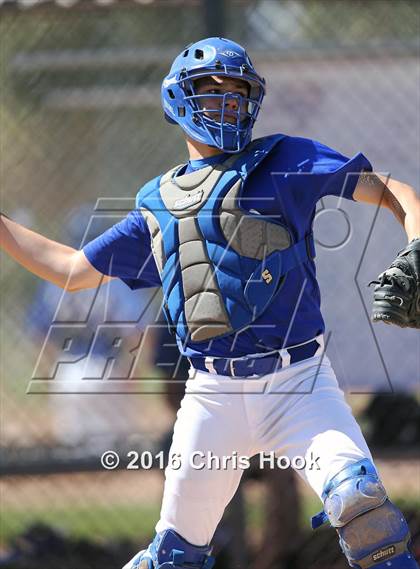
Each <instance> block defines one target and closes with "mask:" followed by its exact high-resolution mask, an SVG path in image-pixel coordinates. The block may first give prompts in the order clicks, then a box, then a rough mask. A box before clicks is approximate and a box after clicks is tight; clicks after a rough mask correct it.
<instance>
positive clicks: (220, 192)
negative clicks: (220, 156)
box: [138, 135, 314, 342]
mask: <svg viewBox="0 0 420 569" xmlns="http://www.w3.org/2000/svg"><path fill="white" fill-rule="evenodd" d="M281 138H283V136H282V135H277V136H271V137H266V138H262V139H259V140H256V141H255V142H253V143H252V144H250V145H248V147H247V149H246V150H245V151H244V152H242V153H241V154H238V155H234V156H231V157H229V158H228V159H227V160H226V161H225V162H224V163H223V164H218V165H215V166H207V167H205V168H202V169H201V170H198V171H196V172H191V173H190V174H186V175H180V176H176V177H175V174H176V173H177V171H179V169H180V167H179V166H178V167H176V168H173V169H172V170H170V171H169V172H167V173H166V174H165V175H163V176H162V178H160V181H159V180H158V181H157V182H156V184H155V186H154V187H153V188H150V186H148V188H147V189H146V188H145V191H144V192H143V191H142V192H140V194H139V196H138V207H139V209H140V212H141V214H142V215H143V217H144V219H145V220H146V223H147V225H148V228H149V231H150V234H151V238H152V251H153V255H154V258H155V262H156V266H157V268H158V270H159V273H160V276H161V280H162V286H163V294H164V307H165V312H166V317H167V319H168V322H169V324H170V325H171V326H173V327H175V329H176V333H177V336H178V337H179V338H180V339H181V340H182V341H184V340H186V339H189V340H190V341H192V342H204V341H208V340H211V339H212V338H217V337H221V336H225V335H228V334H232V333H234V332H236V331H238V330H241V329H243V328H245V327H246V326H248V325H249V324H251V323H252V322H253V321H254V320H255V319H256V318H257V317H258V316H259V315H260V314H262V313H263V312H264V310H265V309H266V307H267V306H268V304H269V303H270V301H271V300H272V298H273V297H274V295H275V294H278V293H279V291H280V288H281V284H282V282H283V280H284V279H283V277H285V275H286V273H287V272H288V271H290V270H291V269H292V268H294V267H296V266H297V265H299V264H300V263H303V262H305V261H307V260H308V258H309V257H314V250H313V240H312V235H310V236H308V237H307V238H306V239H302V240H301V241H299V242H298V243H295V244H293V241H292V236H291V234H290V232H289V231H288V229H287V228H286V227H285V226H284V225H282V224H280V223H278V222H276V221H275V220H273V219H266V218H264V217H263V216H261V215H258V214H252V213H249V212H248V211H246V210H244V209H242V208H241V207H240V205H239V198H240V197H241V192H242V188H243V185H244V182H245V180H246V178H247V177H248V176H249V174H250V173H251V172H252V171H253V170H254V169H255V168H256V167H257V166H258V165H259V164H260V163H261V162H262V160H263V159H264V158H265V157H266V156H267V155H268V154H269V152H270V151H271V149H272V148H273V147H274V146H275V144H277V143H278V142H279V141H280V140H281Z"/></svg>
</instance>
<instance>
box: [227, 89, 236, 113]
mask: <svg viewBox="0 0 420 569" xmlns="http://www.w3.org/2000/svg"><path fill="white" fill-rule="evenodd" d="M238 108H239V100H238V96H237V95H232V94H231V93H230V94H228V95H227V96H226V98H225V109H226V110H228V111H237V110H238Z"/></svg>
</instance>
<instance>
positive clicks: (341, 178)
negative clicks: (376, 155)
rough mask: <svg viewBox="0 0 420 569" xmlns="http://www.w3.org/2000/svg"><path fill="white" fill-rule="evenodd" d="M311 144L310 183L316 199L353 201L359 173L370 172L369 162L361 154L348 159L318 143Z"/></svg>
mask: <svg viewBox="0 0 420 569" xmlns="http://www.w3.org/2000/svg"><path fill="white" fill-rule="evenodd" d="M311 142H312V144H313V148H312V156H311V159H310V168H311V170H310V172H311V174H312V176H310V183H311V186H312V188H313V189H314V190H315V192H316V199H317V200H318V199H320V198H322V197H324V196H327V195H332V196H337V197H344V198H346V199H353V193H354V190H355V188H356V185H357V181H358V179H359V176H360V174H361V172H363V171H369V172H371V171H372V165H371V163H370V162H369V160H368V159H367V158H366V156H364V155H363V154H362V153H361V152H359V153H358V154H356V155H354V156H353V157H352V158H348V157H347V156H344V155H343V154H341V153H340V152H338V151H337V150H333V149H332V148H329V147H328V146H325V145H324V144H321V143H320V142H317V141H311Z"/></svg>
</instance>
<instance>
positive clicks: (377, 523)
mask: <svg viewBox="0 0 420 569" xmlns="http://www.w3.org/2000/svg"><path fill="white" fill-rule="evenodd" d="M322 499H323V502H324V511H323V512H321V513H320V514H317V515H316V516H314V517H313V518H312V527H313V528H314V529H315V528H316V527H318V526H320V525H322V524H323V523H324V522H325V521H329V522H330V524H331V525H332V526H333V527H334V528H335V529H336V530H337V533H338V535H339V537H340V546H341V549H342V550H343V552H344V555H345V556H346V558H347V561H348V562H349V564H350V567H355V568H357V569H369V568H370V567H375V568H376V569H419V566H418V565H417V563H416V561H415V559H414V557H413V555H412V554H411V552H410V550H409V547H408V544H409V539H410V533H409V530H408V526H407V522H406V521H405V519H404V516H403V515H402V513H401V512H400V510H399V509H398V508H397V507H396V506H394V504H392V503H391V502H390V501H389V499H388V497H387V494H386V492H385V488H384V487H383V486H382V484H381V481H380V480H379V477H378V473H377V472H376V470H375V467H374V466H373V464H372V463H371V461H370V460H367V459H363V460H359V461H358V462H355V463H353V464H350V465H348V466H346V467H345V468H344V469H343V470H341V471H340V472H339V473H338V474H337V475H336V476H334V477H333V478H332V479H331V480H330V481H329V482H328V483H327V485H326V486H325V489H324V492H323V494H322Z"/></svg>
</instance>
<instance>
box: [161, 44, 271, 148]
mask: <svg viewBox="0 0 420 569" xmlns="http://www.w3.org/2000/svg"><path fill="white" fill-rule="evenodd" d="M212 75H218V76H222V77H229V78H236V79H242V80H243V81H246V82H247V83H248V85H249V90H248V91H249V93H248V97H244V96H242V95H240V94H238V93H235V94H232V93H219V94H207V93H206V94H205V95H197V93H196V90H195V87H194V82H195V81H196V80H197V79H200V78H202V77H208V76H212ZM264 95H265V81H264V79H263V78H262V77H260V76H259V75H258V73H257V72H256V71H255V69H254V66H253V65H252V63H251V60H250V59H249V56H248V54H247V53H246V51H245V50H244V48H243V47H241V46H240V45H239V44H237V43H235V42H233V41H230V40H227V39H224V38H207V39H204V40H201V41H198V42H196V43H193V44H191V45H189V46H187V47H186V48H185V49H184V50H183V51H182V52H181V53H180V55H178V57H177V58H176V59H175V61H174V62H173V64H172V67H171V70H170V71H169V74H168V75H167V76H166V77H165V79H164V80H163V82H162V105H163V110H164V113H165V118H166V119H167V120H168V121H169V122H170V123H173V124H175V123H177V124H179V125H180V126H181V127H182V128H183V130H184V131H185V132H186V133H187V134H188V136H190V137H191V138H193V139H194V140H197V141H199V142H202V143H204V144H208V145H209V146H216V147H217V148H220V150H223V151H225V152H240V151H241V150H242V149H243V148H244V147H245V146H246V145H247V144H248V143H249V142H250V140H251V132H252V127H253V126H254V122H255V120H256V118H257V115H258V112H259V110H260V107H261V103H262V100H263V98H264ZM203 97H206V99H207V100H208V98H209V97H214V98H218V99H219V101H220V109H219V111H217V110H215V109H213V110H210V112H209V110H208V109H203V108H202V106H201V102H202V99H203ZM231 98H234V99H236V101H237V102H238V105H237V110H236V111H235V112H234V113H233V114H234V119H233V120H232V119H231V120H232V122H233V124H232V122H228V121H226V120H225V116H224V109H225V103H226V100H227V99H231ZM212 112H213V113H214V117H213V118H211V114H212ZM217 113H219V114H218V115H217ZM230 114H231V115H232V113H230Z"/></svg>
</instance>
